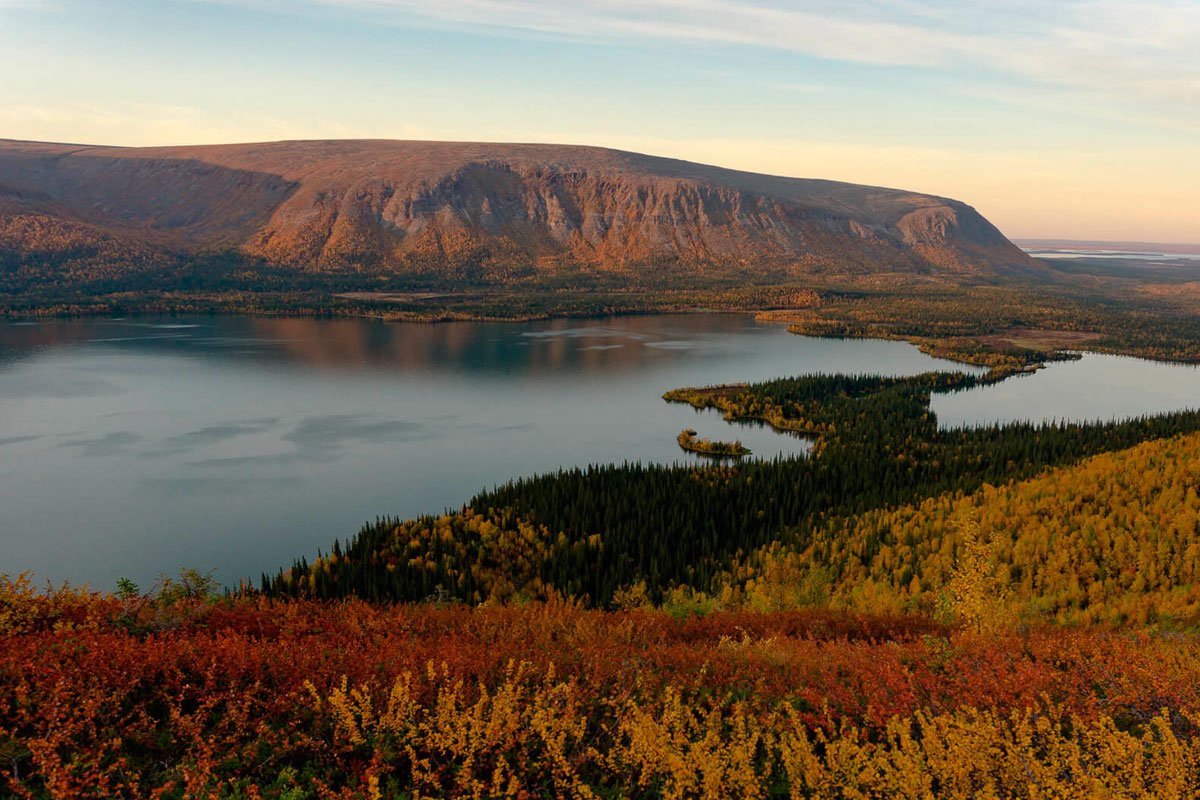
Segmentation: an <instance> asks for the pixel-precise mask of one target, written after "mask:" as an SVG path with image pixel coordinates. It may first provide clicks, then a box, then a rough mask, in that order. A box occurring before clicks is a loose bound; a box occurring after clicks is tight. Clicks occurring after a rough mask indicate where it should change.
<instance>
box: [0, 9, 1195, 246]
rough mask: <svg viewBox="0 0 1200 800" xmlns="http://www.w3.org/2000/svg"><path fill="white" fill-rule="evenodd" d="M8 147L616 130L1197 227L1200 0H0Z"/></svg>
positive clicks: (1039, 231) (674, 150)
mask: <svg viewBox="0 0 1200 800" xmlns="http://www.w3.org/2000/svg"><path fill="white" fill-rule="evenodd" d="M0 75H3V76H4V77H3V78H2V79H0V137H9V138H26V139H42V140H53V141H77V142H98V143H105V144H122V145H142V144H180V143H200V142H232V141H257V140H269V139H283V138H314V137H386V138H426V139H472V140H496V141H553V142H572V143H588V144H600V145H608V146H612V147H621V148H625V149H634V150H639V151H643V152H651V153H656V154H661V155H671V156H678V157H681V158H689V159H693V160H698V161H705V162H709V163H717V164H722V165H725V166H732V167H739V168H744V169H752V170H758V171H764V172H773V173H779V174H786V175H802V176H813V177H825V178H833V179H839V180H851V181H857V182H866V183H876V184H882V185H891V186H902V187H906V188H911V189H916V190H921V191H928V192H934V193H938V194H944V195H949V196H954V197H959V198H961V199H963V200H966V201H967V202H970V203H972V204H973V205H975V206H976V207H978V208H979V209H980V210H981V211H983V212H984V213H985V214H987V215H988V216H989V217H991V218H992V219H993V220H994V221H996V222H997V224H999V225H1000V227H1001V228H1002V229H1003V230H1004V231H1005V232H1006V233H1008V234H1009V235H1011V236H1061V237H1086V238H1105V239H1131V238H1136V239H1150V240H1164V241H1200V0H1186V1H1184V0H1144V1H1143V2H1115V0H1061V1H1060V2H1053V3H1051V2H1040V3H1039V2H1029V1H1027V0H1011V1H1009V2H983V1H982V0H958V1H957V2H950V1H948V0H896V1H895V2H872V1H870V0H843V1H842V2H836V1H835V0H812V1H811V2H785V1H784V0H775V1H774V2H768V0H753V1H752V2H733V0H690V1H688V2H685V1H684V0H642V1H641V2H635V1H634V0H573V1H572V2H566V0H559V1H557V2H552V1H551V0H440V2H414V1H413V0H291V1H290V2H283V1H282V0H155V1H154V2H150V1H149V0H105V2H81V1H80V0H0Z"/></svg>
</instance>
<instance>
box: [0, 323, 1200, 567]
mask: <svg viewBox="0 0 1200 800" xmlns="http://www.w3.org/2000/svg"><path fill="white" fill-rule="evenodd" d="M930 369H962V367H961V366H960V365H956V364H953V363H951V362H947V361H942V360H938V359H934V358H931V357H929V356H926V355H924V354H922V353H920V352H919V351H918V350H917V349H916V348H915V347H912V346H911V345H908V344H905V343H902V342H888V341H867V340H835V339H815V338H808V337H800V336H794V335H792V334H789V333H787V331H786V329H785V328H784V327H783V326H780V325H777V324H769V323H758V322H756V321H755V320H754V319H753V318H752V317H750V316H748V315H733V314H685V315H658V316H643V317H620V318H604V319H591V320H554V321H545V322H532V323H511V324H503V323H466V322H464V323H445V324H439V325H415V324H410V325H404V324H392V325H389V324H385V323H382V322H379V321H375V320H365V319H364V320H345V319H343V320H316V319H272V318H254V317H191V318H184V317H172V318H161V319H156V318H137V319H85V320H54V321H45V322H34V323H3V322H0V552H2V555H0V572H8V573H16V572H21V571H24V570H32V571H33V572H34V573H35V574H36V576H37V577H38V579H47V578H48V579H50V580H54V581H61V580H66V579H69V580H71V581H73V582H77V583H78V582H87V583H90V584H91V585H93V586H95V587H97V588H104V589H109V588H112V586H113V584H114V582H115V581H116V579H117V578H118V577H120V576H127V577H130V578H132V579H133V580H135V581H137V582H139V583H140V584H142V585H143V586H144V587H147V586H149V585H150V584H151V583H152V582H153V581H154V579H155V577H156V576H158V575H159V574H161V573H173V572H174V571H175V570H177V569H178V568H179V567H180V566H194V567H197V568H200V569H205V570H207V569H214V570H216V574H217V576H218V577H219V578H220V579H221V580H223V581H225V582H234V581H236V580H237V579H238V578H239V577H241V576H255V577H256V576H257V575H258V574H259V572H261V571H268V572H273V571H274V570H275V569H277V568H278V567H281V566H286V565H288V564H290V563H291V560H292V558H293V557H298V556H299V555H310V556H311V555H312V554H313V553H314V552H315V550H316V549H317V548H318V547H321V548H326V547H328V546H329V544H330V543H331V542H332V540H333V539H334V538H346V537H349V536H350V535H352V534H353V533H354V532H356V531H357V530H358V528H359V526H360V525H361V524H362V523H363V522H364V521H367V520H371V519H374V518H375V517H376V516H377V515H392V516H401V517H411V516H416V515H419V514H423V513H437V512H441V511H442V510H444V509H446V508H457V507H458V506H460V505H461V504H462V503H463V502H464V501H466V500H467V499H468V498H469V497H470V496H471V495H473V494H475V493H476V492H478V491H480V490H481V489H484V488H488V487H491V486H493V485H495V484H497V483H503V482H504V481H506V480H508V479H510V478H514V477H518V476H521V475H530V474H534V473H539V472H545V471H548V470H554V469H557V468H559V467H565V466H574V465H583V464H588V463H600V462H622V461H643V462H650V461H653V462H660V463H667V462H672V463H674V462H680V463H686V462H689V461H690V462H692V463H698V457H696V456H693V455H690V454H685V453H683V452H682V451H680V449H679V447H678V445H677V444H676V442H675V437H676V435H677V434H678V433H679V431H680V430H681V429H682V428H684V427H693V428H696V429H697V430H698V431H699V433H700V435H701V436H707V437H710V438H717V439H734V438H740V439H741V440H742V441H743V442H744V443H746V444H747V446H749V447H750V448H751V449H752V450H753V451H754V453H755V457H766V458H772V457H776V456H781V455H783V456H789V455H800V454H803V453H804V452H806V450H807V447H808V444H807V442H806V441H805V440H803V439H801V438H798V437H794V436H786V435H780V434H777V433H775V432H773V431H771V430H769V429H765V428H762V427H758V426H750V425H737V426H730V425H728V424H727V423H725V422H724V421H723V420H722V419H721V418H720V417H719V416H718V415H716V414H715V413H713V412H703V413H697V412H695V411H693V410H692V409H690V408H688V407H687V406H682V405H676V404H668V403H666V402H664V401H663V400H662V399H661V395H662V393H663V392H664V391H666V390H668V389H673V388H677V387H680V386H691V385H701V384H711V383H724V382H732V381H755V380H764V379H768V378H772V377H780V376H787V375H798V374H804V373H814V372H848V373H884V374H891V375H912V374H917V373H920V372H923V371H927V370H930ZM1197 397H1200V371H1197V370H1196V369H1194V368H1191V367H1179V366H1172V365H1165V364H1153V363H1150V362H1144V361H1138V360H1136V359H1126V358H1114V357H1107V356H1085V358H1084V359H1083V360H1082V361H1079V362H1073V363H1067V364H1055V365H1053V366H1051V367H1050V368H1049V369H1047V370H1044V371H1042V372H1040V373H1038V374H1036V375H1032V376H1029V377H1022V378H1019V379H1015V380H1010V381H1006V382H1004V383H1002V384H1000V385H998V386H994V387H990V388H987V389H983V390H973V391H970V392H963V393H959V394H956V395H948V396H938V397H935V399H934V410H935V411H936V412H937V413H938V414H939V419H940V420H941V422H942V423H943V424H974V423H979V422H987V421H991V420H993V419H1024V418H1035V419H1041V418H1060V417H1072V418H1076V417H1080V416H1082V417H1084V418H1108V417H1112V416H1123V415H1133V414H1140V413H1150V412H1155V411H1164V410H1170V409H1173V408H1179V407H1186V406H1188V405H1192V404H1194V403H1195V398H1197Z"/></svg>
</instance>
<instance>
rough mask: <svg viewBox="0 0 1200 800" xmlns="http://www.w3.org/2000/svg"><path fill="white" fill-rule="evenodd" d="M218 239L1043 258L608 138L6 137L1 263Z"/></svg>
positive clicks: (406, 262) (81, 270)
mask: <svg viewBox="0 0 1200 800" xmlns="http://www.w3.org/2000/svg"><path fill="white" fill-rule="evenodd" d="M218 252H220V253H225V254H230V253H233V254H237V256H238V257H244V258H245V259H247V262H253V263H256V264H259V265H269V266H271V267H273V268H277V269H282V270H284V271H285V272H287V271H295V272H296V273H304V274H314V273H315V274H326V275H329V274H334V275H346V276H350V275H355V274H366V275H386V276H405V275H412V276H425V277H428V278H433V279H437V278H439V277H452V278H455V279H457V280H463V279H467V280H471V281H473V282H478V283H481V284H505V283H510V282H513V281H517V280H523V279H529V278H537V277H541V276H544V275H551V274H554V273H556V272H559V271H562V270H570V271H574V272H578V271H580V270H582V271H584V272H587V271H595V272H603V273H616V274H618V275H620V274H622V273H628V274H630V275H631V276H633V277H638V278H646V277H651V278H653V277H654V276H655V275H657V274H659V273H661V274H662V275H668V274H675V273H676V272H677V271H680V270H682V271H684V272H685V273H686V274H687V275H689V276H690V277H691V278H693V279H699V280H701V281H702V280H703V278H704V277H705V276H707V275H718V274H721V275H729V274H739V275H743V274H744V275H763V276H766V275H772V274H780V275H788V276H802V275H818V274H839V275H842V274H848V275H855V274H859V275H861V274H869V273H876V272H893V273H894V272H900V273H914V274H935V275H936V274H945V275H969V276H1006V275H1024V274H1034V273H1036V272H1038V271H1039V270H1042V269H1044V267H1040V266H1038V265H1037V262H1034V261H1033V260H1032V259H1030V258H1029V257H1028V256H1027V255H1025V253H1023V252H1022V251H1021V250H1020V249H1019V248H1017V247H1016V246H1015V245H1013V244H1012V243H1011V242H1009V241H1008V239H1006V238H1005V237H1004V235H1003V234H1001V233H1000V231H999V230H997V229H996V228H995V227H994V226H993V225H992V224H991V223H989V222H988V221H987V220H986V219H984V218H983V217H982V216H981V215H980V214H979V213H978V212H976V211H975V210H974V209H973V208H971V207H970V206H968V205H966V204H964V203H962V202H959V201H957V200H950V199H946V198H942V197H935V196H932V195H925V194H918V193H915V192H908V191H900V190H895V189H883V188H878V187H873V186H859V185H855V184H848V183H837V182H833V181H825V180H809V179H800V178H783V177H775V176H770V175H759V174H754V173H749V172H739V171H736V170H729V169H722V168H719V167H711V166H705V165H702V164H694V163H691V162H687V161H679V160H674V159H667V158H657V157H653V156H646V155H640V154H636V153H627V152H621V151H617V150H608V149H603V148H597V147H579V146H564V145H540V144H486V143H465V142H418V141H365V140H364V141H358V140H347V141H296V142H273V143H265V144H241V145H217V146H197V147H159V148H120V147H94V146H81V145H67V144H45V143H35V142H19V141H3V140H0V274H2V273H4V272H7V273H8V276H9V277H10V278H12V276H14V275H25V276H26V277H28V278H29V279H30V280H40V279H45V280H55V281H63V280H67V281H70V280H74V279H78V280H80V281H86V280H92V281H95V280H97V279H98V278H100V279H104V280H107V281H108V284H109V285H117V284H119V282H120V278H121V276H122V275H123V274H126V273H144V272H146V271H147V270H151V271H152V270H153V269H154V268H155V265H157V264H160V263H162V262H163V261H164V260H169V259H180V258H187V257H189V256H193V255H196V254H213V253H218ZM114 282H115V284H114Z"/></svg>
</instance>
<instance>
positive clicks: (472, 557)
mask: <svg viewBox="0 0 1200 800" xmlns="http://www.w3.org/2000/svg"><path fill="white" fill-rule="evenodd" d="M1006 368H1007V367H1006V366H1004V365H1002V366H1001V367H1000V368H999V370H1000V373H1001V374H1003V372H1004V370H1005V369H1006ZM997 379H999V378H998V377H997V373H996V372H994V371H992V372H988V373H985V374H982V375H975V374H967V373H962V372H959V373H927V374H924V375H920V376H916V377H912V378H885V377H873V376H858V377H848V376H843V375H825V376H822V375H816V376H805V377H801V378H794V379H781V380H775V381H768V382H764V383H759V384H752V385H747V386H743V387H716V388H715V389H714V390H708V391H706V390H703V389H700V390H680V391H676V392H671V393H668V395H667V397H668V398H671V399H674V400H676V401H683V402H691V403H693V404H696V405H713V406H715V407H717V408H720V409H722V410H724V411H725V413H726V414H727V415H730V416H731V417H755V418H759V419H764V420H766V421H768V422H770V423H771V424H772V425H774V426H776V427H777V428H779V429H781V430H782V431H785V432H802V433H804V434H806V435H809V436H813V437H815V438H814V442H813V446H812V451H811V455H810V456H809V457H797V458H787V459H783V458H780V459H775V460H771V461H763V460H747V461H744V462H741V463H737V464H714V465H711V466H691V467H688V466H659V465H643V464H624V465H605V466H593V467H590V468H587V469H571V470H564V471H561V472H558V473H554V474H548V475H542V476H536V477H530V478H521V479H518V480H515V481H513V482H511V483H509V484H507V485H504V486H501V487H498V488H496V489H495V490H492V491H489V492H485V493H482V494H480V495H478V496H477V497H475V498H473V499H472V500H471V501H470V502H469V503H467V504H466V505H465V506H464V508H463V509H462V510H461V511H458V512H455V513H448V514H444V515H441V516H436V517H432V516H431V517H423V518H418V519H413V520H395V519H380V520H378V521H376V522H375V523H373V524H370V525H367V526H365V527H364V528H363V529H362V530H361V531H360V532H359V533H358V535H357V536H355V537H353V538H351V539H350V540H348V541H345V542H342V541H338V542H334V543H333V544H332V546H331V548H330V550H329V551H328V553H322V554H319V555H318V557H317V558H316V559H315V560H314V561H313V562H311V563H310V562H309V561H308V560H307V559H300V560H299V561H297V562H296V563H295V564H294V565H293V566H292V567H291V568H290V569H285V570H282V571H280V572H279V573H277V574H276V575H273V576H268V575H263V576H262V577H261V581H260V587H259V588H260V590H261V591H263V592H264V593H266V594H268V595H271V596H307V597H316V598H334V597H348V596H356V597H363V598H366V599H371V600H404V601H419V600H423V599H426V598H429V597H433V596H436V597H445V598H454V599H457V600H461V601H464V602H470V603H480V602H487V601H492V602H506V601H512V600H519V599H545V598H547V597H549V596H551V595H561V596H567V597H572V598H576V599H578V600H580V601H581V602H584V603H585V604H587V605H590V606H594V607H601V608H603V607H611V606H613V605H614V604H616V603H618V601H619V600H620V599H621V598H622V597H627V596H629V594H630V593H631V592H633V593H641V594H644V595H645V597H646V598H647V599H648V600H649V601H650V602H653V603H658V602H662V600H663V599H664V598H665V597H667V596H669V595H670V594H672V593H678V592H695V593H701V594H705V595H707V594H708V593H711V592H714V591H717V590H719V588H720V587H719V583H720V581H722V580H724V576H726V575H729V574H731V572H737V570H738V569H739V565H740V564H741V562H742V561H743V560H744V559H745V558H746V557H748V556H750V554H752V553H755V552H756V551H759V550H760V548H763V547H766V546H769V545H772V544H773V543H776V544H778V543H786V545H787V546H788V547H792V548H801V549H802V548H806V547H807V546H808V545H809V544H810V543H811V542H812V541H814V539H815V538H816V537H818V536H819V535H824V534H823V532H826V531H829V530H831V526H835V525H836V524H838V521H840V520H849V519H850V518H853V517H855V515H861V514H864V513H866V512H870V511H874V510H877V509H888V508H895V507H898V506H902V505H904V504H910V503H920V502H921V501H923V500H925V499H927V498H937V497H940V496H945V495H951V494H954V493H972V492H976V491H979V490H981V489H983V488H984V487H985V486H987V485H999V484H1003V483H1005V482H1009V481H1014V480H1023V479H1028V478H1033V477H1035V476H1037V475H1038V474H1039V473H1041V472H1042V471H1044V470H1045V469H1047V468H1050V467H1056V466H1062V465H1068V464H1072V463H1074V462H1077V461H1079V460H1081V459H1084V458H1087V457H1089V456H1094V455H1098V454H1101V453H1105V452H1107V451H1111V450H1117V449H1123V448H1128V447H1132V446H1134V445H1137V444H1139V443H1142V442H1146V441H1151V440H1158V439H1164V438H1167V437H1172V436H1177V435H1181V434H1189V433H1195V432H1200V412H1195V411H1188V412H1180V413H1176V414H1169V415H1164V416H1159V417H1152V418H1144V419H1135V420H1128V421H1122V422H1110V423H1102V424H1066V425H1061V424H1041V425H1031V424H1011V425H992V426H985V427H976V428H966V429H952V430H943V429H940V428H939V426H938V424H937V420H936V418H935V417H934V415H933V414H932V413H931V412H930V411H929V400H930V394H931V393H932V392H934V391H953V390H958V389H964V388H968V387H970V386H975V385H978V384H979V383H981V382H987V381H992V380H997ZM847 524H850V523H847ZM829 535H832V536H836V533H834V534H829ZM877 539H878V537H873V538H871V539H870V541H871V542H872V546H877ZM805 552H807V553H808V557H807V561H806V566H807V567H812V568H813V569H819V570H830V571H832V572H833V573H835V574H843V573H845V574H851V573H853V572H854V569H853V567H852V562H853V561H854V560H855V559H857V558H860V557H861V556H860V555H859V554H857V553H853V552H849V551H847V550H845V549H843V548H835V549H833V550H829V551H826V550H821V549H812V550H811V551H809V550H806V551H805ZM901 574H904V573H903V572H902V573H901ZM906 580H910V579H906ZM940 588H941V587H940V586H937V585H934V584H932V583H930V584H929V585H928V586H926V587H925V591H926V592H935V591H937V590H938V589H940Z"/></svg>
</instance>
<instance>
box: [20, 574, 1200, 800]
mask: <svg viewBox="0 0 1200 800" xmlns="http://www.w3.org/2000/svg"><path fill="white" fill-rule="evenodd" d="M24 586H25V588H24V589H22V588H19V587H20V585H18V584H12V583H10V584H6V587H5V590H4V592H3V597H4V599H3V603H2V604H0V607H2V608H4V609H5V610H6V614H7V616H6V617H5V618H6V619H9V620H14V619H16V620H20V621H19V624H10V625H8V627H6V629H5V631H4V632H3V633H0V795H11V796H14V797H25V798H79V797H156V796H157V797H176V798H183V797H234V798H238V797H240V798H255V797H291V798H302V797H346V798H349V797H364V798H365V797H379V796H397V795H399V794H401V793H406V794H407V796H411V797H417V796H425V797H445V796H466V797H493V796H512V797H559V796H574V797H593V796H595V797H611V796H626V797H768V796H781V797H782V796H791V797H830V796H862V797H906V796H907V797H927V796H933V795H936V796H948V797H955V796H970V794H971V793H974V796H1028V795H1029V792H1030V791H1032V790H1031V789H1030V787H1031V786H1033V785H1034V782H1035V781H1036V782H1037V784H1038V785H1040V786H1041V787H1042V790H1041V791H1043V792H1045V793H1047V796H1065V797H1084V796H1112V797H1123V796H1139V795H1140V796H1145V794H1147V793H1154V794H1157V795H1158V796H1183V795H1182V794H1180V793H1181V792H1186V791H1187V787H1191V786H1195V785H1197V781H1198V780H1200V772H1198V767H1197V765H1198V764H1200V761H1198V757H1200V756H1198V747H1200V745H1198V744H1197V742H1198V741H1200V740H1197V739H1196V738H1195V733H1196V730H1197V728H1196V725H1195V723H1196V721H1197V719H1198V717H1200V641H1198V640H1197V639H1196V637H1193V636H1191V635H1170V636H1167V635H1151V634H1133V633H1117V632H1111V631H1108V632H1105V631H1098V630H1061V629H1057V630H1055V629H1044V630H1041V629H1038V630H1033V631H1030V632H1028V633H1027V634H1026V635H1016V634H1011V633H1007V634H997V635H995V636H980V635H976V634H973V633H966V632H955V631H953V630H950V629H948V628H945V627H943V626H940V625H938V624H935V623H933V622H930V621H928V620H926V619H922V618H918V617H879V616H858V615H853V614H848V613H834V612H820V611H809V612H775V613H749V612H724V613H714V614H710V615H708V616H706V617H703V618H700V617H695V616H688V617H681V618H676V617H673V616H671V615H669V614H666V613H662V612H656V611H643V610H636V611H622V612H603V611H587V610H583V609H581V608H579V607H577V606H574V605H571V604H567V603H548V604H529V605H523V606H508V607H503V606H499V607H485V608H475V609H472V608H469V607H465V606H434V605H395V606H375V605H369V604H366V603H362V602H357V601H354V602H335V603H321V602H316V601H295V602H285V603H279V602H270V601H267V600H262V599H253V598H247V599H234V600H218V601H215V602H213V601H200V600H198V601H195V602H187V601H181V602H179V603H176V604H175V605H173V606H171V607H170V608H158V609H156V610H154V611H153V612H149V611H145V610H139V609H138V608H136V607H135V602H134V601H130V602H126V601H120V600H117V599H114V598H111V597H105V596H98V595H88V594H76V593H67V594H62V595H55V594H38V593H33V592H31V591H30V590H28V586H27V584H25V585H24ZM1118 769H1120V770H1123V772H1118ZM1121 776H1124V777H1121ZM1180 787H1184V788H1180ZM855 792H857V794H855ZM1172 792H1175V793H1176V794H1175V795H1172ZM931 793H932V795H931Z"/></svg>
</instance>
